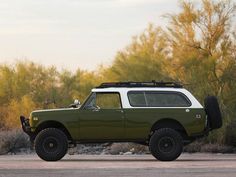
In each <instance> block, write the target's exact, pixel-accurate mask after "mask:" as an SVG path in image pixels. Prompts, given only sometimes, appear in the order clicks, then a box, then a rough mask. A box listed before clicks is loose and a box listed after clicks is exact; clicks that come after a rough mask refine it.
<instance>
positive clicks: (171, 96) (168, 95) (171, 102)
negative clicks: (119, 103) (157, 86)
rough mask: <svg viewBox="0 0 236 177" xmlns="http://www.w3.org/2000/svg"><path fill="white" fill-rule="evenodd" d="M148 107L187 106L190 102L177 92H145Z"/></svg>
mask: <svg viewBox="0 0 236 177" xmlns="http://www.w3.org/2000/svg"><path fill="white" fill-rule="evenodd" d="M145 96H146V100H147V105H148V106H149V107H189V106H191V103H190V102H189V100H188V99H186V98H185V96H183V95H182V94H181V93H178V92H145Z"/></svg>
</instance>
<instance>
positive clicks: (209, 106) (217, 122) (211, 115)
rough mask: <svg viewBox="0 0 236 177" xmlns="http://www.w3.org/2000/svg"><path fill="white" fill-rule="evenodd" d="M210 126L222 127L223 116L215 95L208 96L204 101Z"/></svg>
mask: <svg viewBox="0 0 236 177" xmlns="http://www.w3.org/2000/svg"><path fill="white" fill-rule="evenodd" d="M204 104H205V110H206V114H207V119H208V124H209V128H210V129H211V130H213V129H218V128H220V127H222V116H221V111H220V107H219V103H218V101H217V98H216V97H215V96H208V97H206V98H205V101H204Z"/></svg>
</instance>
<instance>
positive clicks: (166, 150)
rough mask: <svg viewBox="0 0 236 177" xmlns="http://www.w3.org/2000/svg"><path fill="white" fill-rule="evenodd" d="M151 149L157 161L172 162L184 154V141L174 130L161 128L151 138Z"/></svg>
mask: <svg viewBox="0 0 236 177" xmlns="http://www.w3.org/2000/svg"><path fill="white" fill-rule="evenodd" d="M149 149H150V151H151V153H152V155H153V156H154V157H155V158H156V159H158V160H161V161H172V160H175V159H177V158H178V157H179V156H180V154H181V153H182V152H183V139H182V137H181V135H180V134H179V133H178V132H177V131H175V130H174V129H171V128H161V129H158V130H156V131H155V132H154V134H153V135H152V136H151V138H150V142H149Z"/></svg>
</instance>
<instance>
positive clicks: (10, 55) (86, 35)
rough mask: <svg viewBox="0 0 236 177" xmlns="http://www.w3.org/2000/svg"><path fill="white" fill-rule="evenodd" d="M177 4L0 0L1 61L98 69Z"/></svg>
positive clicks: (172, 0) (165, 0)
mask: <svg viewBox="0 0 236 177" xmlns="http://www.w3.org/2000/svg"><path fill="white" fill-rule="evenodd" d="M178 10H179V8H178V0H0V63H14V61H16V60H30V61H34V62H37V63H40V64H43V65H46V66H50V65H55V66H57V67H58V68H60V69H69V70H72V71H75V70H76V69H77V68H81V69H87V70H94V69H96V67H98V66H99V65H100V64H103V65H109V64H110V63H111V62H112V61H113V59H114V57H115V55H116V53H117V51H119V50H122V49H124V48H125V47H126V46H127V45H128V44H129V43H130V42H131V40H132V36H135V35H138V34H140V33H141V32H142V31H143V30H144V29H145V28H146V27H147V26H148V24H149V23H154V24H156V25H161V26H165V25H166V23H167V22H166V19H165V18H163V15H164V14H166V13H173V12H174V13H175V12H177V11H178Z"/></svg>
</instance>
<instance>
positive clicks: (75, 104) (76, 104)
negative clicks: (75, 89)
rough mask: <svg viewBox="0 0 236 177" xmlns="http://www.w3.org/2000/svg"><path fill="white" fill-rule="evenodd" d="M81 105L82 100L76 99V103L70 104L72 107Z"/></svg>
mask: <svg viewBox="0 0 236 177" xmlns="http://www.w3.org/2000/svg"><path fill="white" fill-rule="evenodd" d="M79 105H80V101H79V100H77V99H75V100H74V103H73V104H71V105H69V107H70V108H77V107H78V106H79Z"/></svg>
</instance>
